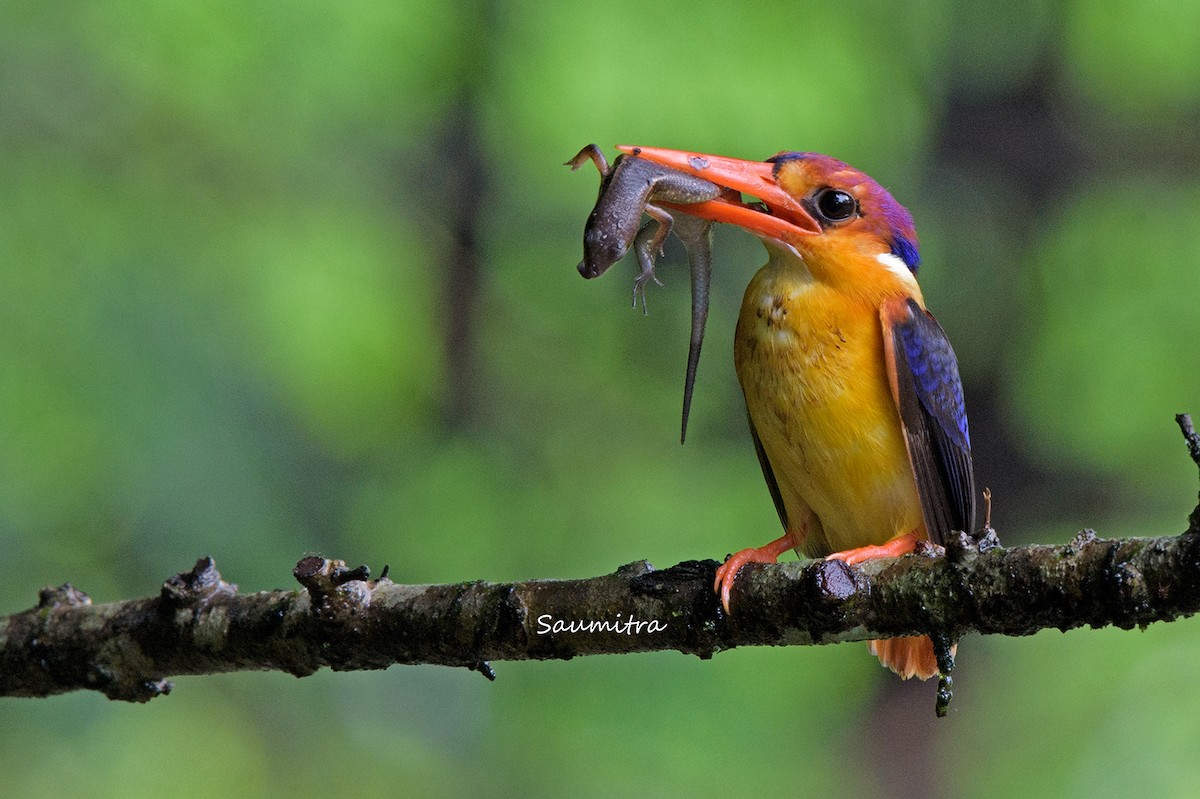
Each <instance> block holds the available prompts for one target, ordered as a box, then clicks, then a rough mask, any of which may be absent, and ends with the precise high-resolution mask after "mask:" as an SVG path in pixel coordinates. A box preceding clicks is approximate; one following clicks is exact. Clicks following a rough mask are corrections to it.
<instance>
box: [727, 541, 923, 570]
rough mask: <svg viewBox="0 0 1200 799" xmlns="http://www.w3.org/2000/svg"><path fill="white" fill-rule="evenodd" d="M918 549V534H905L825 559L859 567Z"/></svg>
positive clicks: (827, 556)
mask: <svg viewBox="0 0 1200 799" xmlns="http://www.w3.org/2000/svg"><path fill="white" fill-rule="evenodd" d="M768 546H769V545H768ZM916 547H917V534H916V533H905V534H904V535H898V536H896V537H895V538H893V539H892V540H891V541H888V542H887V543H886V544H880V545H878V546H876V545H874V544H872V545H871V546H866V547H857V548H855V549H847V550H846V551H844V552H834V553H833V554H832V555H826V556H825V558H826V560H841V561H845V562H846V564H847V565H848V566H857V565H858V564H860V563H863V562H864V561H868V560H876V559H878V558H898V557H900V556H901V555H907V554H908V553H909V552H912V551H913V550H914V549H916ZM764 549H765V547H764ZM738 554H741V553H738Z"/></svg>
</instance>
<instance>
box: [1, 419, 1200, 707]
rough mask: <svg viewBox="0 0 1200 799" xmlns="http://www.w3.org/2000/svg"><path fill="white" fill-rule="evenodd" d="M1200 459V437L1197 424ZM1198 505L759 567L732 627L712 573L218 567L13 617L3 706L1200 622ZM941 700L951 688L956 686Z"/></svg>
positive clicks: (746, 578)
mask: <svg viewBox="0 0 1200 799" xmlns="http://www.w3.org/2000/svg"><path fill="white" fill-rule="evenodd" d="M1180 425H1181V428H1182V429H1183V431H1184V433H1185V436H1189V438H1188V441H1189V447H1191V448H1192V449H1191V451H1192V456H1193V459H1194V460H1195V461H1196V462H1197V464H1198V465H1200V439H1198V438H1197V437H1196V434H1195V432H1194V431H1193V430H1192V428H1191V422H1190V420H1189V419H1187V418H1186V417H1181V418H1180ZM1198 522H1200V509H1198V510H1197V511H1196V512H1193V514H1192V516H1191V520H1190V524H1189V527H1188V529H1187V530H1186V531H1185V532H1183V533H1182V534H1180V535H1176V536H1166V537H1162V538H1124V539H1113V540H1102V539H1099V538H1097V537H1096V536H1095V535H1094V534H1093V533H1091V531H1087V530H1085V531H1084V532H1083V533H1080V534H1079V535H1077V536H1076V537H1075V538H1074V540H1073V541H1072V542H1071V543H1069V544H1067V545H1065V546H1044V545H1042V546H1023V547H1015V548H1011V549H1007V548H1004V547H1002V546H1000V545H999V544H998V542H997V541H996V538H995V535H994V533H989V534H988V535H986V536H985V537H984V538H983V539H982V540H980V541H973V540H971V539H969V538H967V537H966V536H963V537H961V538H960V540H959V541H957V542H954V543H952V545H951V546H949V547H947V549H946V552H945V556H944V557H942V556H939V555H940V552H934V551H933V550H932V548H930V550H929V551H925V552H919V553H917V554H916V555H911V556H908V557H904V558H900V559H898V560H888V561H877V562H872V563H868V564H864V565H863V566H862V567H848V566H846V565H845V564H843V563H842V562H841V561H825V560H819V561H808V562H804V563H787V564H781V565H777V566H761V565H752V566H748V567H746V568H745V569H743V571H742V572H741V573H740V574H739V576H738V579H737V584H736V586H735V589H734V601H733V613H732V615H726V614H724V613H723V612H722V611H721V608H720V605H719V603H718V602H717V600H716V597H715V595H714V594H713V590H712V583H713V575H714V571H715V568H716V566H717V564H716V562H715V561H712V560H707V561H688V562H685V563H680V564H678V565H677V566H673V567H671V568H669V569H663V570H656V569H654V568H653V567H651V566H650V564H648V563H645V562H641V563H634V564H630V565H628V566H624V567H621V568H620V569H618V570H617V571H616V572H615V573H613V574H609V575H604V576H601V577H593V578H589V579H581V580H532V581H528V582H518V583H488V582H470V583H459V584H454V585H401V584H398V583H395V582H392V581H391V580H389V579H387V578H386V576H384V577H381V578H380V579H377V580H371V579H369V576H368V574H367V570H366V569H365V568H362V567H360V568H359V569H347V568H346V567H345V565H344V564H343V563H341V562H340V561H330V560H325V559H322V558H318V557H307V558H304V559H303V560H301V561H300V562H299V563H298V564H297V565H296V568H295V569H294V574H295V576H296V578H297V580H298V581H299V582H300V584H301V588H300V589H297V590H290V591H268V592H260V593H251V594H245V593H241V592H239V591H238V590H237V588H236V586H233V585H230V584H229V583H226V582H225V581H223V580H222V579H221V576H220V574H219V573H218V572H217V570H216V568H215V567H214V565H213V562H212V560H211V559H209V558H203V559H201V560H200V561H199V562H197V564H196V566H195V568H194V569H192V570H191V571H190V572H185V573H182V574H179V575H176V576H175V577H172V578H171V579H169V580H167V581H166V583H164V585H163V588H162V591H161V593H160V595H159V596H156V597H149V598H145V599H134V600H129V601H124V602H114V603H110V604H103V605H94V604H92V603H91V601H90V600H89V599H88V598H87V596H86V595H84V594H82V593H81V592H79V591H77V590H75V589H74V588H72V587H71V586H70V585H66V586H63V587H62V588H57V589H44V590H43V591H42V594H41V598H40V602H39V603H38V605H37V606H36V607H34V608H31V609H29V610H26V611H23V612H20V613H15V614H13V615H11V616H7V617H4V618H0V696H49V695H53V694H59V693H64V692H68V691H75V690H81V689H90V690H95V691H99V692H101V693H103V694H104V695H106V696H108V697H109V698H112V699H122V700H129V701H139V702H143V701H147V700H149V699H151V698H153V697H155V696H157V695H159V694H161V693H166V692H168V691H169V690H170V687H171V686H170V683H169V682H168V681H167V679H166V678H167V677H170V676H176V675H196V674H217V673H224V672H231V671H246V670H280V671H286V672H288V673H291V674H294V675H296V676H305V675H308V674H311V673H313V672H314V671H316V670H318V669H320V668H322V667H326V666H327V667H330V668H332V669H335V670H352V669H381V668H386V667H388V666H390V665H393V664H397V663H400V664H420V663H430V664H440V665H445V666H462V667H466V668H471V669H475V670H478V671H481V672H482V673H484V674H485V675H488V676H489V677H491V676H494V675H493V673H492V670H491V666H490V665H489V663H488V662H489V661H501V660H546V659H569V658H573V657H577V656H581V655H596V654H610V653H630V652H650V651H658V650H677V651H679V652H683V653H687V654H694V655H698V656H700V657H702V658H708V657H711V656H712V655H713V654H715V653H716V652H720V651H722V650H726V649H733V648H735V647H739V646H755V645H758V646H761V645H771V646H783V645H804V644H828V643H836V642H841V641H861V640H868V639H872V638H889V637H894V636H900V635H913V634H917V633H924V634H929V635H932V636H933V637H934V640H935V641H936V642H939V644H940V646H939V647H938V648H939V649H940V650H941V656H942V665H943V671H944V672H946V673H947V674H948V673H949V670H950V669H951V668H952V665H953V664H952V661H951V660H950V659H949V651H948V650H949V645H950V644H951V643H952V642H954V641H957V640H958V639H959V638H960V637H962V636H963V635H964V634H966V633H969V632H979V633H983V634H997V633H998V634H1003V635H1029V634H1031V633H1034V632H1036V631H1038V630H1040V629H1044V628H1048V627H1053V628H1056V629H1059V630H1069V629H1073V628H1076V627H1082V626H1085V625H1088V626H1092V627H1104V626H1108V625H1115V626H1118V627H1122V628H1132V627H1138V626H1145V625H1148V624H1150V623H1152V622H1156V621H1171V620H1174V619H1177V618H1180V617H1184V616H1189V615H1191V614H1193V613H1196V612H1197V611H1200V523H1198ZM942 688H943V694H944V696H943V701H942V704H941V706H940V709H942V710H944V702H945V701H948V680H947V679H945V678H944V679H943V685H942Z"/></svg>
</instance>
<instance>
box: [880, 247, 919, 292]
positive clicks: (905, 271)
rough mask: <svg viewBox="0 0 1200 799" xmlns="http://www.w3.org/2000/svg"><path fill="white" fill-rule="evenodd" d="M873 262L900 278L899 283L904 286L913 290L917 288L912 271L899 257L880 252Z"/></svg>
mask: <svg viewBox="0 0 1200 799" xmlns="http://www.w3.org/2000/svg"><path fill="white" fill-rule="evenodd" d="M875 260H876V261H878V262H879V263H880V264H882V265H883V268H884V269H886V270H888V271H889V272H891V273H892V274H893V275H895V276H896V277H898V278H900V282H902V283H903V284H904V285H906V286H908V287H910V288H914V289H915V288H916V287H917V278H916V277H914V276H913V273H912V270H911V269H909V268H908V264H906V263H904V260H903V259H902V258H901V257H900V256H899V255H896V254H895V253H890V252H881V253H879V255H876V256H875Z"/></svg>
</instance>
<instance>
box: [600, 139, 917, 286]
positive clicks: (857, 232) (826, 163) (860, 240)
mask: <svg viewBox="0 0 1200 799" xmlns="http://www.w3.org/2000/svg"><path fill="white" fill-rule="evenodd" d="M618 149H620V150H623V151H624V152H627V153H630V154H636V155H637V156H638V157H640V158H645V159H646V160H648V161H652V162H654V163H658V164H662V165H664V166H668V167H671V168H672V169H677V170H679V171H681V172H686V173H688V174H691V175H695V176H697V177H701V178H704V179H705V180H708V181H710V182H712V183H715V184H717V185H719V186H723V187H726V188H729V189H733V190H734V192H729V193H727V194H726V195H724V196H722V197H720V198H718V199H716V200H710V201H708V202H703V203H696V204H694V205H670V204H669V203H664V204H665V205H670V207H671V208H673V209H674V210H677V211H682V212H684V213H688V214H692V215H694V216H701V217H704V218H706V219H712V220H714V221H717V222H726V223H729V224H733V225H737V226H738V227H741V228H744V229H746V230H748V231H749V232H751V233H753V234H755V235H756V236H758V237H759V238H760V239H762V240H763V241H764V242H765V243H766V244H767V245H768V247H776V248H779V249H782V250H785V251H791V252H793V253H795V255H797V256H798V257H799V258H800V259H801V260H802V261H804V264H805V266H806V267H807V268H808V270H809V271H810V272H811V273H812V274H813V276H814V277H815V278H816V279H818V280H822V281H826V282H829V283H833V284H836V285H839V286H842V287H844V288H851V289H862V288H864V287H866V286H871V287H875V288H878V289H882V290H885V291H886V290H889V289H895V290H898V291H903V292H905V293H911V294H915V295H916V296H918V297H919V296H920V293H919V289H917V287H916V273H917V267H918V265H919V264H920V260H921V258H920V253H919V250H918V248H917V234H916V231H915V230H914V229H913V223H912V216H910V215H909V213H908V211H907V210H906V209H905V208H904V206H902V205H900V203H898V202H896V201H895V200H894V199H893V198H892V195H891V194H889V193H888V191H887V190H886V189H885V188H883V186H880V185H879V184H878V183H876V182H875V181H874V180H873V179H872V178H871V177H870V176H868V175H866V174H865V173H863V172H860V171H859V170H857V169H855V168H854V167H852V166H850V165H848V164H845V163H843V162H841V161H839V160H837V159H836V158H830V157H829V156H827V155H820V154H817V153H794V152H783V153H780V154H778V155H776V156H774V157H772V158H768V159H767V160H766V161H743V160H741V159H738V158H726V157H723V156H714V155H705V154H702V153H692V152H687V151H683V150H666V149H661V148H655V147H625V146H623V147H619V148H618ZM736 192H740V193H741V194H742V195H748V197H746V198H745V199H737V196H738V195H737V194H736Z"/></svg>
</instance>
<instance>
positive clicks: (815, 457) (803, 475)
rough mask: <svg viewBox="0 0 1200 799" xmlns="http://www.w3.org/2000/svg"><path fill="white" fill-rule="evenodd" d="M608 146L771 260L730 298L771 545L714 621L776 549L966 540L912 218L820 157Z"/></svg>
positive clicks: (942, 361)
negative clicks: (773, 515) (771, 511)
mask: <svg viewBox="0 0 1200 799" xmlns="http://www.w3.org/2000/svg"><path fill="white" fill-rule="evenodd" d="M618 149H620V150H622V151H624V152H626V153H629V154H630V155H632V156H636V157H638V158H640V159H643V160H645V161H648V162H651V163H653V164H656V165H659V166H660V167H667V168H669V169H671V170H675V171H677V172H680V173H684V175H687V176H692V177H695V178H701V179H703V180H704V181H708V182H709V183H711V184H713V185H714V187H715V188H716V190H715V191H707V192H704V195H705V197H704V198H703V199H701V198H700V197H699V196H688V197H686V198H684V199H683V201H682V202H672V200H674V199H675V198H674V197H672V196H670V195H669V193H663V194H661V195H656V196H655V197H654V199H655V201H656V202H657V203H658V204H659V205H660V206H665V207H666V208H667V209H670V210H671V211H673V212H682V213H685V214H689V215H692V216H697V217H700V218H703V219H707V220H711V221H715V222H725V223H729V224H733V225H736V226H738V227H741V228H743V229H745V230H747V231H749V232H751V233H753V234H754V235H756V236H758V238H759V239H761V240H762V242H763V244H764V245H766V249H767V254H768V259H767V264H766V265H765V266H764V267H762V268H761V269H760V270H759V271H758V273H757V274H756V275H755V276H754V278H753V279H752V280H751V281H750V285H749V287H748V288H747V289H746V294H745V297H744V299H743V300H742V308H741V314H740V316H739V318H738V323H737V332H736V334H735V337H734V362H735V365H736V369H737V375H738V379H739V381H740V382H741V386H742V391H743V393H744V395H745V399H746V409H747V411H748V415H749V419H750V433H751V437H752V438H753V440H754V446H755V449H756V451H757V453H758V459H759V462H760V464H761V465H762V471H763V476H764V477H765V478H766V482H767V487H768V489H769V490H770V493H771V496H772V498H773V499H774V501H775V509H776V510H777V511H778V513H779V519H780V521H781V522H782V523H783V528H784V534H783V535H782V536H780V537H779V538H777V539H776V540H774V541H772V542H771V543H769V544H766V545H765V546H761V547H756V548H752V549H743V550H741V551H740V552H737V553H736V554H734V555H732V556H730V557H729V558H728V559H727V560H726V561H725V563H724V564H723V565H722V566H721V567H720V568H719V569H718V570H717V574H716V581H715V585H714V588H715V590H716V591H717V593H718V594H719V595H720V599H721V603H722V604H723V605H724V607H725V610H726V611H727V612H728V611H730V594H731V591H732V589H733V588H734V584H735V578H736V577H737V573H738V570H739V569H740V568H741V567H742V566H743V565H745V564H747V563H774V562H775V561H776V560H777V558H778V557H779V556H780V555H781V554H783V553H784V552H786V551H787V550H789V549H795V550H797V551H798V552H801V553H803V554H805V555H808V556H810V557H827V558H837V559H840V560H843V561H845V562H847V563H849V564H856V563H861V562H863V561H866V560H870V559H874V558H883V557H897V556H900V555H903V554H905V553H908V552H911V551H912V550H913V549H914V547H915V546H916V544H917V542H918V541H921V540H930V541H932V542H934V543H935V544H943V543H945V541H946V539H947V537H948V536H949V534H950V533H951V531H965V532H971V531H972V528H973V525H974V516H975V479H974V472H973V468H972V463H971V450H970V439H969V435H968V431H967V417H966V411H965V408H964V404H963V395H962V385H961V382H960V380H959V374H958V363H957V360H956V359H955V356H954V351H953V349H952V348H951V346H950V342H949V341H948V340H947V338H946V334H945V333H944V332H943V331H942V328H941V326H940V325H938V323H937V322H936V321H935V320H934V318H933V316H932V315H931V314H930V313H929V312H928V311H927V310H925V302H924V299H923V298H922V295H921V289H920V287H919V286H918V285H917V280H916V273H917V267H918V265H919V262H920V256H919V251H918V247H917V236H916V231H915V230H914V229H913V222H912V217H911V216H910V215H909V213H908V211H907V210H906V209H905V208H904V207H903V206H901V205H900V204H899V203H897V202H896V201H895V200H894V199H893V198H892V196H891V195H890V194H889V193H888V192H887V191H886V190H885V189H884V188H883V187H882V186H880V185H879V184H878V183H876V182H875V181H874V180H872V179H871V178H870V177H868V176H867V175H866V174H864V173H862V172H860V171H859V170H857V169H854V168H853V167H851V166H849V165H847V164H845V163H843V162H841V161H838V160H836V159H834V158H830V157H829V156H825V155H819V154H816V153H799V152H784V153H780V154H779V155H776V156H774V157H773V158H769V159H767V160H766V161H743V160H740V159H734V158H725V157H721V156H713V155H706V154H702V153H693V152H685V151H679V150H666V149H659V148H651V147H620V148H618ZM681 177H682V176H681ZM662 182H664V181H660V183H662ZM742 194H745V195H749V197H751V198H753V200H752V201H751V202H745V201H743V200H742V198H741V195H742ZM660 199H661V201H660ZM643 272H645V268H643ZM870 649H871V652H872V653H873V654H875V655H877V656H878V657H879V660H880V661H881V662H882V663H883V664H884V665H885V666H888V667H889V668H891V669H892V670H893V671H895V672H896V673H897V674H899V675H900V676H901V677H903V678H905V679H907V678H909V677H913V676H916V677H920V678H922V679H926V678H928V677H931V676H934V675H935V674H937V673H938V665H937V660H936V658H935V656H934V651H933V645H932V642H931V641H930V639H929V638H927V637H924V636H917V637H909V638H894V639H890V640H881V641H872V642H871V643H870Z"/></svg>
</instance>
